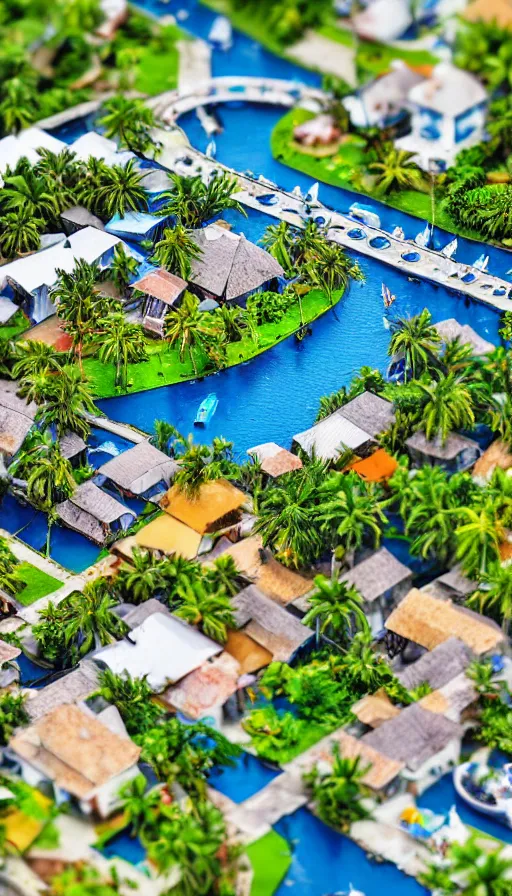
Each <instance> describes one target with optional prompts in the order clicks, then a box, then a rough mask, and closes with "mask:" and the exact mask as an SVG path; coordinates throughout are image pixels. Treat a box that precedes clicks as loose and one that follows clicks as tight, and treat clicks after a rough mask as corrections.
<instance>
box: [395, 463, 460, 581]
mask: <svg viewBox="0 0 512 896" xmlns="http://www.w3.org/2000/svg"><path fill="white" fill-rule="evenodd" d="M407 475H408V474H407ZM393 490H394V488H393ZM397 494H398V495H399V496H400V515H401V516H402V519H403V520H404V522H405V533H406V535H408V536H409V537H410V538H412V542H411V553H412V554H419V555H420V556H421V557H423V558H425V559H427V558H429V557H433V558H435V559H437V560H438V561H439V563H441V564H442V565H443V566H444V565H447V564H448V563H450V561H451V559H452V557H453V554H454V552H455V539H454V525H453V519H454V511H455V510H456V508H457V506H458V502H457V501H456V500H455V497H456V496H455V495H454V493H453V490H452V489H450V486H449V484H448V480H447V476H446V473H445V471H444V470H441V469H440V468H439V467H429V466H425V467H422V468H421V469H420V470H417V471H415V475H414V476H413V477H412V478H407V482H406V484H405V485H403V486H402V487H400V485H398V489H397Z"/></svg>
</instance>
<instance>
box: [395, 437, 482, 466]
mask: <svg viewBox="0 0 512 896" xmlns="http://www.w3.org/2000/svg"><path fill="white" fill-rule="evenodd" d="M405 444H406V446H407V448H412V449H413V450H414V451H419V452H420V453H421V454H424V455H426V456H427V457H434V458H436V459H437V460H448V461H449V460H455V458H456V457H458V455H459V454H461V452H462V451H464V450H465V449H466V448H471V449H475V448H476V449H477V450H478V451H479V450H480V449H479V446H478V443H477V442H474V441H473V440H472V439H468V438H466V436H460V435H459V434H458V433H450V435H449V436H448V438H447V439H446V442H445V443H444V445H443V443H442V442H441V439H432V440H429V439H427V437H426V435H425V433H424V432H415V433H414V434H413V435H412V436H410V437H409V438H408V439H407V440H406V442H405Z"/></svg>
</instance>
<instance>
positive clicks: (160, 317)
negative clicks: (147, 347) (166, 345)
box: [131, 268, 187, 336]
mask: <svg viewBox="0 0 512 896" xmlns="http://www.w3.org/2000/svg"><path fill="white" fill-rule="evenodd" d="M131 288H132V289H133V290H134V291H136V292H139V293H144V299H143V303H144V304H143V308H142V324H143V326H144V328H145V329H146V330H148V332H149V333H154V334H155V335H157V336H163V335H164V320H165V316H166V314H167V312H168V311H170V309H171V308H173V307H176V306H177V305H178V304H179V302H180V301H181V299H182V297H183V293H184V292H185V290H186V288H187V282H186V280H182V279H181V277H177V276H176V275H175V274H170V273H169V271H165V270H164V269H163V268H158V269H156V270H152V271H149V273H147V274H145V275H144V276H143V277H141V278H140V280H136V281H135V282H134V283H132V285H131Z"/></svg>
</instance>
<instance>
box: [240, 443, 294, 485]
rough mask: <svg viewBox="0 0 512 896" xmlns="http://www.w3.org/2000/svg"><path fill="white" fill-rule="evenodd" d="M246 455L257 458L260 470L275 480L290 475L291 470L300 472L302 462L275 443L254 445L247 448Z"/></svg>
mask: <svg viewBox="0 0 512 896" xmlns="http://www.w3.org/2000/svg"><path fill="white" fill-rule="evenodd" d="M247 454H250V455H252V457H255V458H257V460H259V462H260V464H261V469H262V471H263V472H264V473H266V474H267V476H271V477H272V478H273V479H277V477H278V476H282V475H283V474H284V473H290V472H291V471H292V470H300V469H301V468H302V461H301V460H300V458H299V457H297V455H296V454H292V453H291V451H287V450H286V448H281V447H280V446H279V445H276V443H275V442H266V443H265V444H264V445H256V446H255V447H254V448H249V449H248V451H247Z"/></svg>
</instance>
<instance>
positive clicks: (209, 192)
mask: <svg viewBox="0 0 512 896" xmlns="http://www.w3.org/2000/svg"><path fill="white" fill-rule="evenodd" d="M169 180H170V181H171V184H172V186H171V189H170V190H166V191H165V192H164V193H162V196H161V198H162V199H163V200H164V204H163V205H162V207H161V209H160V213H161V214H162V215H172V216H173V217H175V218H176V219H177V221H178V222H179V223H180V224H182V225H183V226H184V227H188V228H189V229H192V228H197V227H201V226H202V225H203V224H205V223H206V222H207V221H210V220H211V219H212V218H215V217H216V216H217V215H219V214H221V212H223V211H225V210H226V209H234V210H235V211H237V212H240V213H241V214H243V215H246V211H245V209H244V207H243V205H241V203H240V202H239V201H238V200H237V199H235V198H234V197H233V195H232V194H233V193H236V192H237V190H239V189H240V186H239V184H238V181H237V179H236V177H232V176H231V175H229V174H227V172H224V173H222V174H216V175H215V176H214V177H212V178H211V180H209V181H208V183H207V184H205V183H204V182H203V180H202V178H201V176H200V175H197V176H195V177H185V176H183V175H181V174H171V175H170V176H169Z"/></svg>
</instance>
